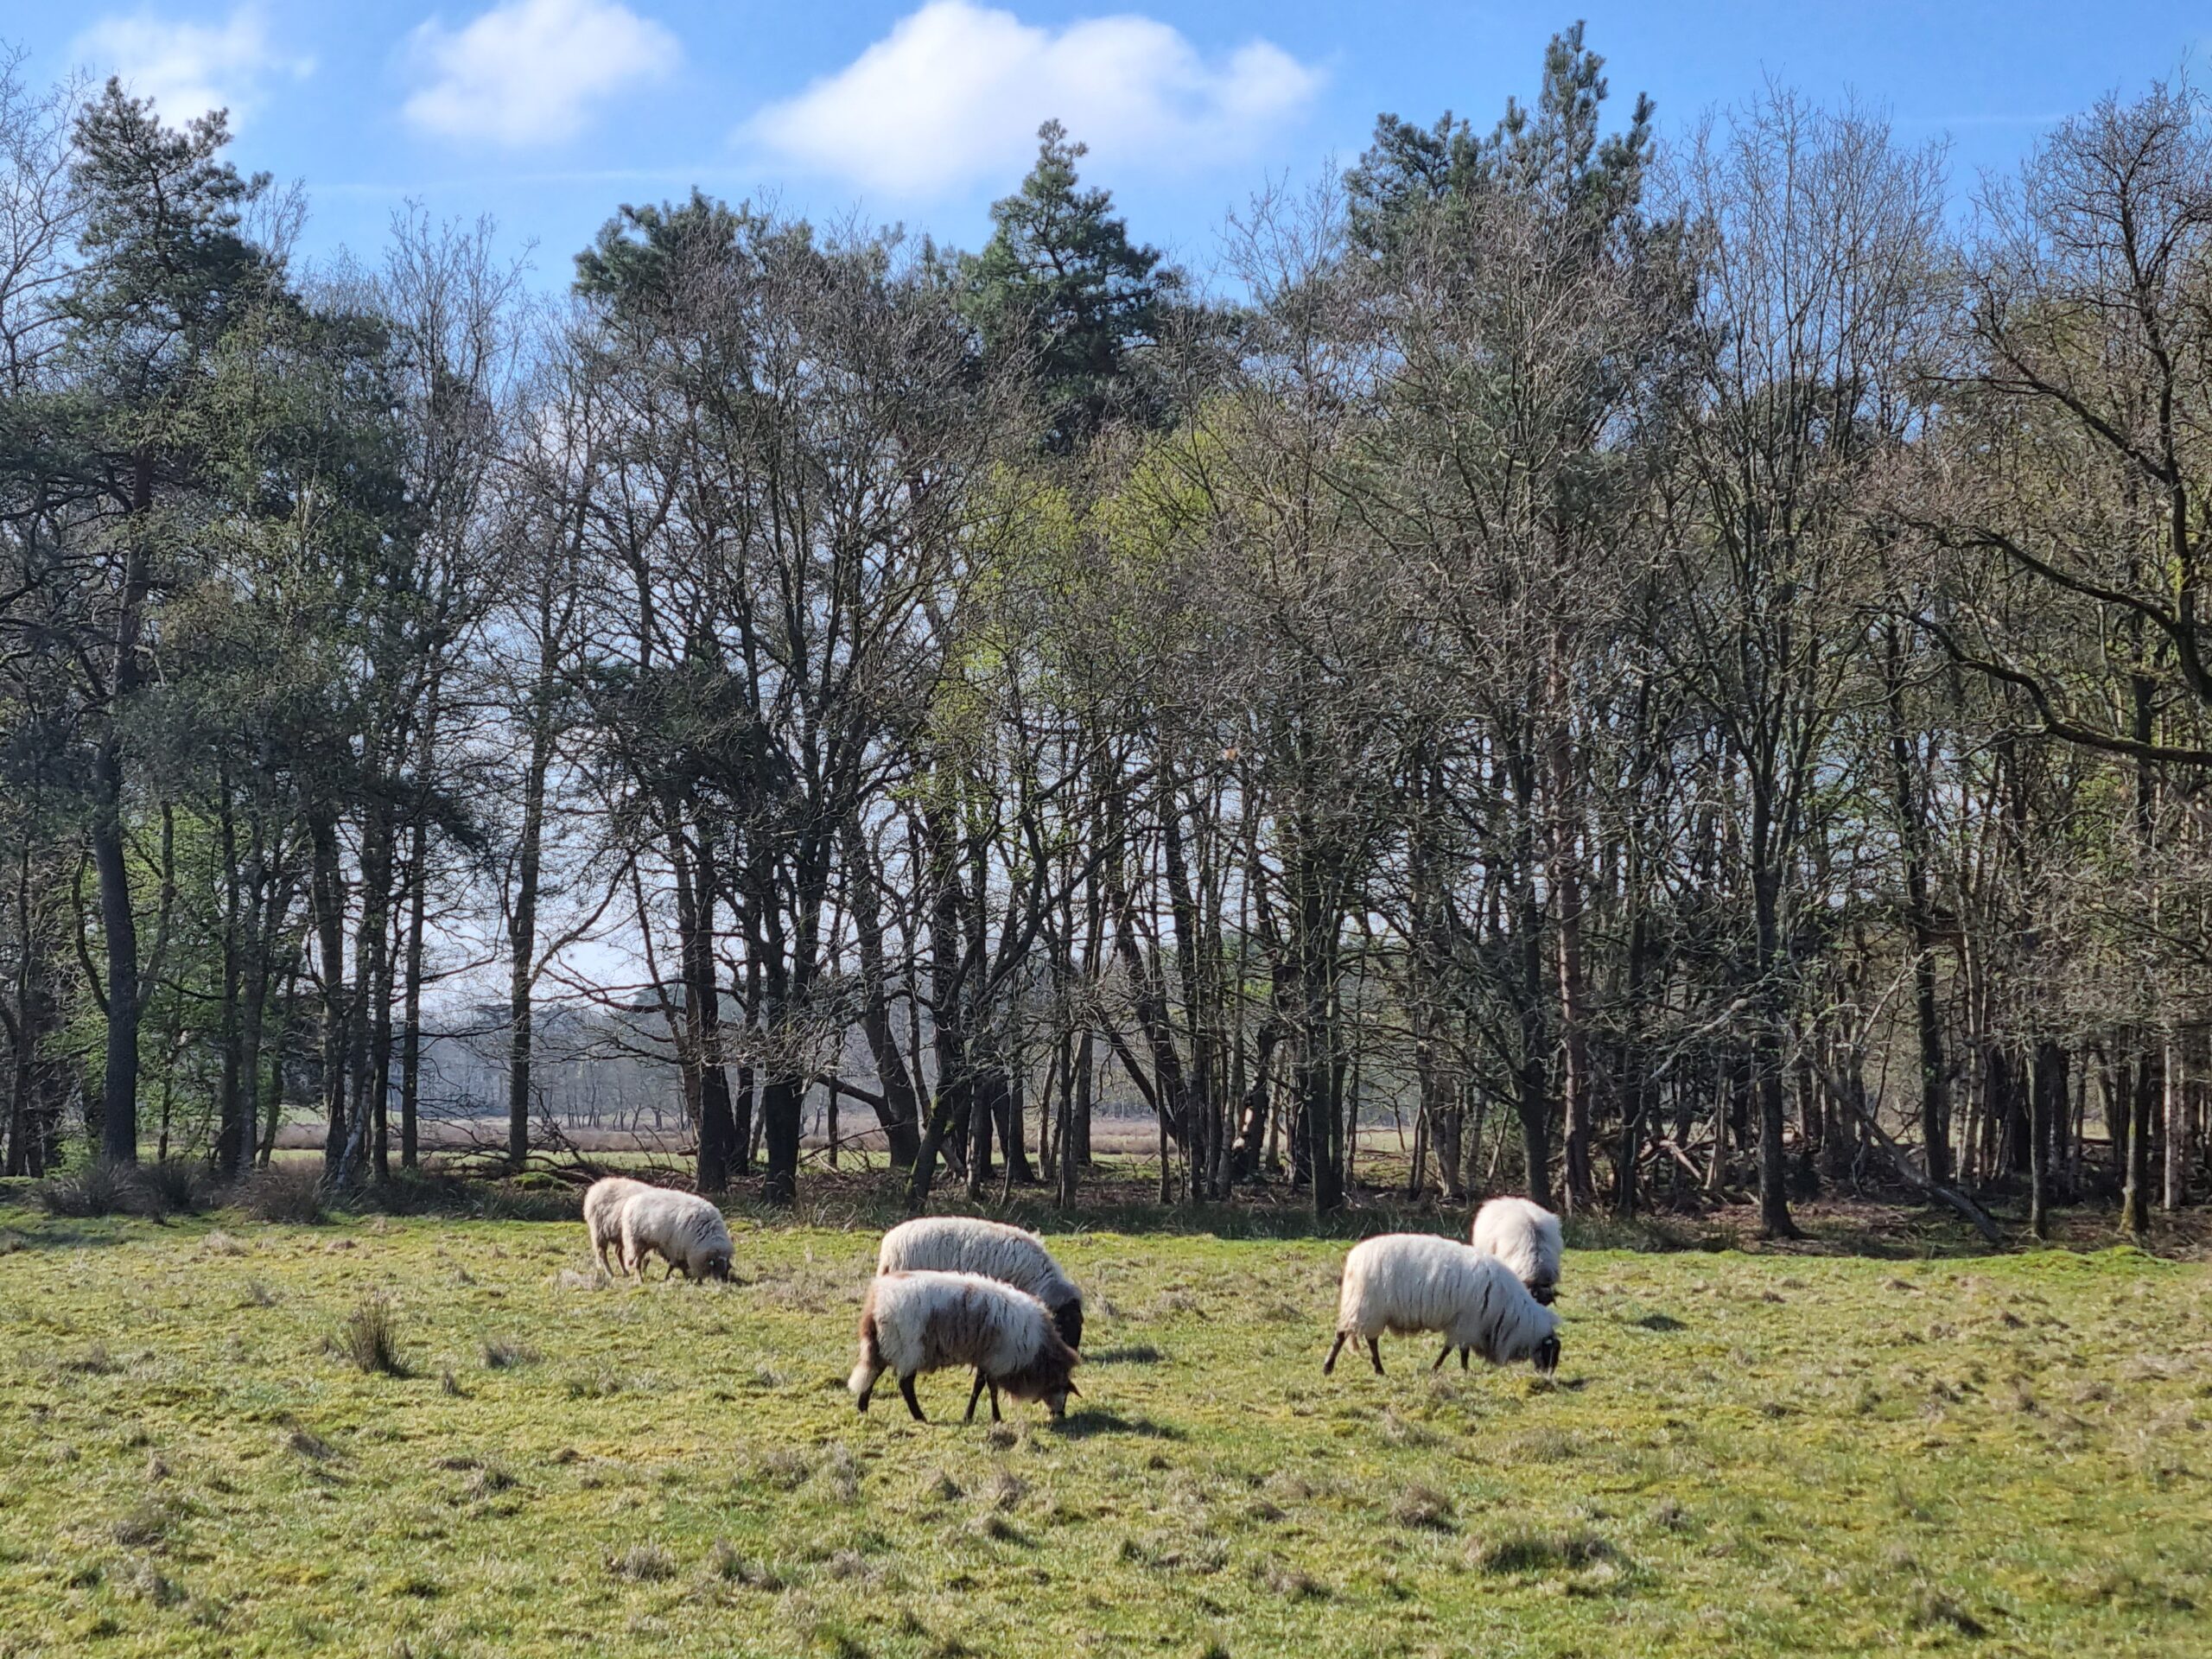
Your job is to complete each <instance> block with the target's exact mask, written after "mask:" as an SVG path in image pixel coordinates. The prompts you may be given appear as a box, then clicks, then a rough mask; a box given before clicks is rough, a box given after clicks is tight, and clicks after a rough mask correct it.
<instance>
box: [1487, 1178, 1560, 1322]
mask: <svg viewBox="0 0 2212 1659" xmlns="http://www.w3.org/2000/svg"><path fill="white" fill-rule="evenodd" d="M1471 1242H1472V1243H1473V1245H1474V1247H1475V1248H1476V1249H1478V1250H1480V1251H1482V1252H1483V1254H1484V1255H1494V1256H1496V1257H1497V1259H1498V1260H1499V1261H1501V1262H1504V1263H1505V1265H1506V1266H1507V1267H1509V1268H1512V1269H1513V1271H1514V1272H1515V1273H1516V1274H1518V1275H1519V1277H1520V1280H1521V1282H1522V1284H1524V1285H1526V1286H1528V1287H1529V1294H1530V1295H1531V1296H1534V1297H1535V1299H1536V1300H1538V1301H1540V1302H1541V1303H1543V1305H1544V1306H1547V1307H1549V1306H1551V1304H1552V1299H1553V1298H1554V1297H1555V1296H1556V1295H1558V1294H1559V1253H1560V1237H1559V1217H1557V1216H1555V1215H1554V1214H1553V1213H1552V1212H1551V1211H1548V1210H1547V1209H1545V1208H1544V1207H1543V1205H1540V1204H1531V1203H1530V1202H1529V1200H1528V1199H1526V1198H1492V1199H1491V1201H1490V1202H1489V1203H1488V1204H1486V1205H1483V1207H1482V1208H1481V1209H1479V1210H1478V1211H1475V1226H1474V1231H1473V1233H1472V1234H1471Z"/></svg>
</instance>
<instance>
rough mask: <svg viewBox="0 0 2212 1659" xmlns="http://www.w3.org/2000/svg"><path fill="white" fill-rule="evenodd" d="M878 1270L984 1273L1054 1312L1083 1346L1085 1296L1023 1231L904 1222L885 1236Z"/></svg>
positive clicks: (955, 1221) (937, 1220)
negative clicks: (1026, 1294) (1031, 1297)
mask: <svg viewBox="0 0 2212 1659" xmlns="http://www.w3.org/2000/svg"><path fill="white" fill-rule="evenodd" d="M875 1270H876V1271H877V1272H878V1273H913V1272H917V1271H921V1272H932V1273H980V1274H982V1275H983V1277H984V1278H986V1279H995V1280H997V1281H1000V1282H1001V1284H1007V1285H1012V1286H1013V1287H1014V1288H1015V1289H1016V1290H1026V1291H1027V1292H1028V1293H1029V1294H1031V1295H1032V1296H1034V1297H1035V1298H1036V1299H1037V1300H1039V1301H1040V1302H1042V1303H1044V1304H1045V1306H1046V1308H1047V1309H1048V1310H1050V1312H1051V1313H1052V1323H1053V1324H1054V1325H1057V1326H1058V1327H1059V1332H1060V1336H1061V1338H1062V1340H1064V1341H1065V1342H1066V1344H1067V1345H1068V1346H1069V1347H1071V1348H1080V1347H1082V1346H1083V1293H1082V1292H1081V1291H1079V1290H1077V1288H1076V1287H1075V1281H1073V1280H1071V1279H1070V1278H1069V1277H1068V1276H1067V1274H1065V1273H1063V1272H1061V1271H1060V1264H1059V1263H1058V1262H1055V1261H1053V1260H1052V1254H1051V1252H1050V1251H1048V1250H1046V1248H1045V1241H1044V1240H1042V1239H1040V1238H1039V1237H1038V1236H1037V1235H1036V1234H1034V1233H1032V1232H1026V1231H1024V1230H1022V1229H1021V1228H1019V1227H1009V1226H1008V1225H1007V1224H1006V1223H1004V1222H1002V1221H981V1220H978V1219H976V1218H975V1217H970V1216H925V1217H921V1218H920V1219H918V1220H915V1221H902V1222H900V1223H899V1224H898V1225H897V1226H896V1227H893V1229H892V1230H890V1231H889V1232H887V1233H886V1234H885V1235H884V1236H883V1244H882V1247H881V1248H880V1249H878V1250H877V1251H876V1254H875Z"/></svg>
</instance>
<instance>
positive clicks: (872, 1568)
mask: <svg viewBox="0 0 2212 1659" xmlns="http://www.w3.org/2000/svg"><path fill="white" fill-rule="evenodd" d="M1055 1245H1056V1249H1058V1251H1059V1253H1060V1255H1061V1256H1062V1259H1063V1260H1064V1261H1065V1262H1066V1264H1067V1265H1068V1266H1069V1267H1070V1268H1071V1270H1072V1271H1073V1272H1074V1274H1076V1276H1077V1278H1078V1279H1080V1280H1081V1281H1083V1283H1084V1285H1085V1287H1086V1288H1087V1290H1088V1292H1089V1294H1090V1324H1089V1325H1088V1327H1087V1331H1086V1345H1087V1347H1088V1349H1089V1351H1090V1361H1089V1363H1086V1364H1085V1365H1084V1368H1083V1370H1082V1372H1081V1373H1080V1379H1081V1383H1082V1385H1083V1389H1084V1395H1083V1397H1082V1398H1081V1399H1080V1400H1078V1401H1077V1402H1073V1405H1074V1410H1073V1413H1072V1414H1071V1418H1070V1420H1069V1421H1068V1422H1067V1423H1065V1425H1062V1426H1058V1427H1054V1426H1052V1425H1050V1424H1049V1423H1048V1422H1046V1421H1045V1420H1044V1418H1043V1417H1042V1415H1041V1414H1039V1413H1037V1412H1036V1411H1035V1410H1034V1408H1028V1407H1015V1408H1012V1410H1011V1413H1010V1420H1009V1421H1008V1423H1007V1425H1006V1427H1004V1428H1003V1429H1001V1430H999V1431H996V1432H994V1431H992V1430H990V1429H988V1427H986V1426H985V1425H983V1424H982V1423H978V1424H976V1425H975V1426H972V1427H963V1426H962V1425H961V1424H960V1423H959V1421H957V1419H958V1415H959V1411H960V1408H961V1407H962V1406H963V1404H964V1402H965V1399H966V1388H965V1385H964V1383H963V1381H962V1380H961V1379H959V1378H957V1377H954V1376H938V1377H936V1378H934V1379H925V1380H924V1382H923V1384H922V1398H923V1402H924V1404H925V1407H926V1408H928V1409H929V1410H930V1411H931V1414H932V1416H933V1417H935V1418H936V1419H937V1421H934V1422H932V1423H931V1424H930V1425H929V1426H927V1427H923V1426H919V1425H916V1424H912V1423H910V1422H909V1421H907V1420H906V1415H905V1414H904V1412H903V1410H901V1409H900V1408H899V1401H898V1399H897V1396H896V1395H895V1394H892V1393H890V1392H888V1391H886V1392H885V1394H884V1395H883V1396H882V1397H881V1398H880V1399H879V1402H878V1404H877V1408H876V1409H875V1410H874V1411H873V1412H871V1413H870V1414H869V1415H868V1416H867V1417H866V1418H861V1417H859V1416H857V1415H855V1413H854V1411H853V1409H852V1407H851V1404H850V1402H849V1400H848V1398H847V1396H846V1395H845V1393H844V1389H843V1379H844V1375H845V1372H846V1370H847V1369H848V1368H849V1365H850V1363H851V1357H852V1356H851V1338H852V1329H851V1327H852V1323H853V1319H854V1313H855V1307H856V1306H857V1302H858V1298H859V1294H860V1289H861V1284H862V1282H863V1280H864V1277H865V1275H866V1274H867V1272H868V1268H869V1265H870V1262H871V1259H872V1255H873V1246H874V1238H873V1235H872V1234H870V1233H868V1232H865V1231H861V1230H849V1231H848V1230H828V1229H819V1228H817V1229H794V1230H764V1229H760V1228H759V1227H756V1226H753V1225H751V1224H747V1223H743V1222H741V1223H740V1224H739V1254H738V1267H739V1275H740V1281H739V1282H737V1283H734V1284H731V1285H728V1286H726V1287H724V1286H690V1285H685V1284H683V1283H681V1282H677V1283H675V1284H670V1285H662V1284H659V1283H654V1284H652V1285H650V1286H646V1287H636V1286H632V1285H615V1286H610V1285H607V1283H605V1282H604V1281H601V1280H600V1279H598V1278H597V1277H596V1276H595V1275H594V1274H592V1273H591V1272H590V1271H589V1270H588V1264H587V1262H586V1257H585V1249H584V1243H583V1236H582V1229H581V1227H580V1226H579V1225H578V1224H575V1223H572V1222H571V1223H562V1224H555V1223H537V1222H526V1221H458V1222H456V1221H449V1220H437V1219H430V1218H421V1219H391V1218H386V1217H375V1218H372V1219H369V1220H366V1221H357V1222H342V1221H341V1222H339V1223H334V1224H330V1225H326V1226H320V1227H286V1226H271V1225H264V1224H257V1223H254V1222H251V1221H248V1220H245V1219H243V1218H241V1217H238V1216H236V1215H219V1216H217V1217H213V1218H209V1219H204V1220H198V1221H193V1222H190V1223H173V1224H168V1225H157V1224H153V1223H150V1222H147V1221H143V1220H134V1219H105V1220H74V1221H73V1220H62V1219H50V1218H47V1217H40V1216H37V1215H35V1214H33V1213H31V1212H29V1211H27V1210H22V1209H17V1210H14V1211H7V1212H4V1213H0V1251H4V1252H5V1254H0V1655H9V1656H30V1655H55V1656H60V1655H64V1654H68V1655H77V1654H93V1655H115V1656H130V1655H146V1654H164V1655H167V1654H205V1655H210V1656H213V1655H231V1654H238V1655H250V1654H270V1655H275V1654H283V1655H293V1654H302V1653H318V1652H321V1653H330V1654H363V1655H378V1656H412V1659H428V1656H433V1655H450V1656H463V1655H493V1654H499V1655H512V1654H538V1653H545V1654H553V1653H576V1654H582V1653H591V1654H595V1655H601V1654H603V1655H628V1654H638V1655H652V1656H655V1659H668V1656H677V1655H702V1656H703V1655H724V1654H744V1655H755V1654H757V1655H763V1656H766V1655H777V1656H783V1655H791V1654H829V1655H861V1654H867V1655H886V1656H888V1655H950V1654H962V1653H965V1654H975V1655H985V1654H1001V1655H1007V1656H1015V1655H1021V1656H1034V1655H1058V1654H1084V1653H1096V1654H1123V1653H1134V1652H1154V1653H1163V1654H1171V1655H1186V1656H1187V1655H1196V1654H1201V1653H1206V1652H1213V1653H1226V1654H1230V1655H1237V1656H1246V1655H1329V1654H1407V1655H1424V1654H1462V1653H1479V1654H1481V1655H1483V1656H1484V1659H1516V1656H1535V1655H1547V1656H1560V1659H1564V1656H1567V1655H1569V1654H1580V1655H1585V1656H1599V1655H1605V1656H1614V1655H1639V1654H1681V1655H1695V1656H1700V1659H1702V1656H1710V1655H1714V1654H1744V1655H1766V1654H1772V1653H1779V1652H1785V1651H1793V1652H1802V1653H1868V1654H1872V1653H1887V1652H1891V1651H1893V1650H1896V1649H1901V1648H1904V1649H1953V1650H1956V1651H1960V1652H1981V1653H1988V1654H2005V1655H2044V1654H2082V1655H2100V1656H2102V1655H2122V1654H2175V1655H2180V1654H2202V1653H2204V1652H2206V1651H2208V1650H2212V1525H2208V1523H2209V1522H2212V1433H2207V1423H2208V1419H2209V1418H2212V1338H2208V1336H2207V1332H2208V1328H2212V1327H2208V1324H2207V1316H2208V1314H2212V1269H2208V1268H2205V1267H2203V1266H2201V1265H2180V1264H2175V1263H2170V1262H2159V1261H2157V1260H2154V1259H2152V1258H2150V1257H2147V1256H2144V1255H2138V1254H2135V1253H2133V1252H2131V1251H2124V1250H2116V1251H2108V1252H2104V1253H2101V1254H2097V1255H2071V1254H2064V1253H2057V1252H2050V1253H2044V1254H2038V1255H2018V1256H2005V1257H1994V1258H1989V1259H1984V1260H1974V1261H1964V1262H1932V1261H1921V1262H1894V1261H1875V1260H1866V1259H1849V1258H1835V1257H1794V1258H1793V1257H1777V1256H1766V1255H1757V1256H1754V1255H1741V1254H1737V1253H1733V1252H1719V1253H1704V1252H1700V1253H1684V1254H1676V1255H1649V1254H1630V1253H1628V1252H1624V1251H1586V1252H1578V1253H1575V1254H1573V1255H1571V1256H1570V1258H1569V1261H1568V1263H1567V1275H1566V1285H1565V1292H1564V1294H1563V1296H1562V1300H1561V1310H1562V1312H1563V1313H1564V1314H1565V1316H1566V1320H1567V1330H1566V1342H1567V1351H1566V1359H1565V1363H1564V1364H1563V1366H1562V1368H1561V1370H1560V1378H1559V1382H1558V1384H1557V1385H1556V1386H1553V1387H1546V1386H1544V1385H1542V1384H1541V1383H1539V1382H1538V1381H1537V1380H1536V1379H1535V1377H1534V1376H1533V1375H1532V1374H1531V1373H1530V1372H1529V1370H1527V1369H1526V1368H1525V1367H1524V1368H1521V1369H1519V1370H1512V1371H1487V1372H1485V1371H1480V1370H1478V1371H1476V1372H1473V1373H1471V1374H1468V1375H1465V1376H1463V1375H1462V1374H1460V1373H1459V1371H1458V1370H1456V1369H1453V1370H1448V1371H1446V1372H1445V1373H1443V1374H1442V1375H1440V1376H1430V1375H1429V1374H1428V1373H1427V1370H1425V1367H1426V1365H1427V1362H1428V1360H1429V1359H1430V1358H1432V1357H1433V1351H1432V1350H1431V1349H1430V1348H1429V1346H1428V1344H1427V1342H1426V1341H1420V1342H1415V1341H1412V1340H1407V1341H1399V1342H1389V1341H1386V1344H1385V1348H1384V1357H1385V1361H1386V1363H1389V1364H1390V1365H1391V1368H1392V1371H1391V1375H1390V1376H1388V1377H1385V1378H1382V1379H1377V1378H1376V1377H1375V1376H1372V1375H1370V1374H1369V1373H1367V1372H1366V1371H1364V1370H1363V1369H1361V1368H1360V1367H1358V1366H1357V1365H1355V1364H1350V1363H1347V1364H1345V1365H1341V1366H1339V1368H1338V1374H1337V1376H1335V1377H1334V1378H1332V1379H1326V1380H1325V1379H1324V1378H1323V1377H1322V1376H1321V1375H1320V1359H1321V1355H1322V1352H1323V1351H1324V1349H1325V1346H1326V1340H1327V1332H1328V1325H1329V1315H1330V1313H1331V1310H1332V1299H1333V1285H1334V1278H1335V1271H1336V1265H1337V1263H1338V1260H1339V1259H1340V1256H1341V1254H1342V1251H1343V1246H1342V1244H1341V1243H1332V1242H1328V1241H1325V1240H1315V1241H1308V1240H1294V1241H1280V1240H1268V1239H1257V1238H1255V1239H1244V1240H1226V1239H1219V1238H1213V1237H1208V1236H1180V1237H1178V1236H1170V1235H1165V1234H1160V1235H1149V1236H1127V1235H1115V1234H1106V1233H1090V1234H1084V1235H1079V1236H1066V1237H1064V1238H1061V1239H1058V1240H1057V1241H1055ZM378 1299H381V1300H378ZM365 1306H381V1307H383V1308H385V1310H387V1311H388V1313H389V1315H390V1325H389V1331H388V1333H387V1335H388V1338H389V1343H390V1351H391V1359H392V1361H393V1363H394V1365H395V1366H396V1368H397V1370H396V1372H395V1371H391V1370H385V1369H382V1368H381V1367H380V1366H379V1367H378V1368H372V1369H368V1370H364V1369H362V1367H361V1366H360V1365H359V1364H358V1363H356V1361H355V1359H354V1358H353V1357H349V1353H348V1341H349V1338H348V1322H349V1320H352V1319H355V1318H356V1316H357V1315H359V1313H360V1310H362V1309H363V1308H364V1307H365ZM357 1334H358V1332H357Z"/></svg>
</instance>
